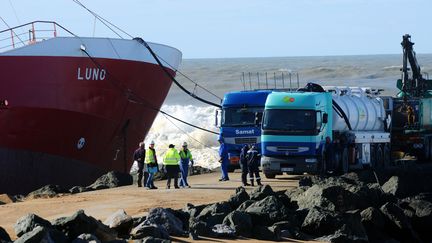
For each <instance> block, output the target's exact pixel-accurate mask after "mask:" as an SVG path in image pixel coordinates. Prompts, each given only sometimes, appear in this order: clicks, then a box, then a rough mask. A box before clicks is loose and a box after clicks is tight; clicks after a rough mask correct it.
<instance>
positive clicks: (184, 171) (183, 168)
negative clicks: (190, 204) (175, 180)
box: [180, 162, 189, 186]
mask: <svg viewBox="0 0 432 243" xmlns="http://www.w3.org/2000/svg"><path fill="white" fill-rule="evenodd" d="M180 172H181V178H180V186H189V184H188V182H187V177H188V173H189V162H188V163H180Z"/></svg>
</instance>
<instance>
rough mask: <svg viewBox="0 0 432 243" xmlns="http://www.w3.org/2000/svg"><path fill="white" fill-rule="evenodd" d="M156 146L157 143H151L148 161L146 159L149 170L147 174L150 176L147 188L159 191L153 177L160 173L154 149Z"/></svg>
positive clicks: (147, 155)
mask: <svg viewBox="0 0 432 243" xmlns="http://www.w3.org/2000/svg"><path fill="white" fill-rule="evenodd" d="M154 145H155V142H154V141H151V142H150V146H149V148H148V150H147V153H146V159H145V163H146V169H147V172H148V174H149V176H148V179H147V181H146V182H145V186H146V187H147V188H148V189H157V187H156V186H155V185H154V182H153V177H154V174H156V172H158V171H159V166H158V163H157V157H156V151H155V149H154Z"/></svg>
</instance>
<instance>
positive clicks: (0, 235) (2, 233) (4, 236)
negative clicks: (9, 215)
mask: <svg viewBox="0 0 432 243" xmlns="http://www.w3.org/2000/svg"><path fill="white" fill-rule="evenodd" d="M1 241H6V242H9V241H12V240H11V238H10V236H9V234H8V233H7V232H6V230H5V229H3V228H2V227H1V226H0V242H1Z"/></svg>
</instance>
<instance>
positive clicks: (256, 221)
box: [245, 196, 290, 226]
mask: <svg viewBox="0 0 432 243" xmlns="http://www.w3.org/2000/svg"><path fill="white" fill-rule="evenodd" d="M245 212H246V213H248V214H250V215H251V218H252V223H253V225H265V226H269V225H272V224H273V223H275V222H278V221H283V220H288V219H289V218H290V212H289V210H288V209H287V208H286V207H285V206H284V205H283V204H282V203H281V202H280V201H278V200H277V198H276V197H275V196H268V197H266V198H264V199H262V200H261V201H258V202H255V203H253V204H251V205H250V206H249V207H248V208H247V209H246V211H245Z"/></svg>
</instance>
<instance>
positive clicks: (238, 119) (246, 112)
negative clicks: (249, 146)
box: [222, 107, 263, 127]
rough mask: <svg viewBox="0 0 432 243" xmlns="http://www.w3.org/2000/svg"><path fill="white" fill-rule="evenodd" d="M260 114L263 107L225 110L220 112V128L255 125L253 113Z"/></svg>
mask: <svg viewBox="0 0 432 243" xmlns="http://www.w3.org/2000/svg"><path fill="white" fill-rule="evenodd" d="M257 112H258V113H262V112H263V107H246V108H244V107H242V108H240V107H236V108H225V109H223V111H222V126H225V127H227V126H252V125H255V113H257Z"/></svg>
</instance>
